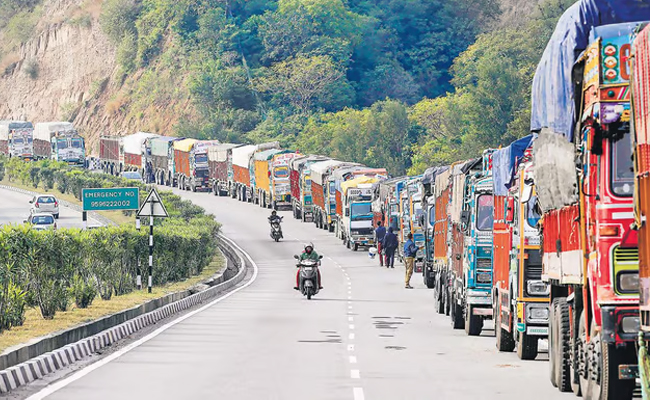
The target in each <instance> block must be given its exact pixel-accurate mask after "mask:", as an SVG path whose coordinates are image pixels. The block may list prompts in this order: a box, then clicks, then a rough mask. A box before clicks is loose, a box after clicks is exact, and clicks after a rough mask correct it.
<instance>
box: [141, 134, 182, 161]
mask: <svg viewBox="0 0 650 400" xmlns="http://www.w3.org/2000/svg"><path fill="white" fill-rule="evenodd" d="M174 140H182V139H181V138H177V137H172V136H158V137H154V138H151V140H150V141H149V145H150V147H151V155H152V156H157V157H167V156H168V155H169V154H168V152H169V143H170V142H172V141H174Z"/></svg>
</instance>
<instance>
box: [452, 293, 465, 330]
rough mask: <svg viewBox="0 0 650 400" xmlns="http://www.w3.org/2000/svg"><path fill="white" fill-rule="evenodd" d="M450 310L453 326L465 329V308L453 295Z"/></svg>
mask: <svg viewBox="0 0 650 400" xmlns="http://www.w3.org/2000/svg"><path fill="white" fill-rule="evenodd" d="M449 307H450V312H449V316H450V317H451V327H452V328H454V329H463V328H464V327H465V320H464V319H463V309H462V308H461V307H460V306H459V305H458V304H456V296H455V295H454V294H452V295H451V299H450V304H449Z"/></svg>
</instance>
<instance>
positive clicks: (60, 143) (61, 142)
mask: <svg viewBox="0 0 650 400" xmlns="http://www.w3.org/2000/svg"><path fill="white" fill-rule="evenodd" d="M56 147H57V148H58V149H59V150H63V149H67V148H68V140H67V139H59V140H57V141H56Z"/></svg>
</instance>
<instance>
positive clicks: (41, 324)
mask: <svg viewBox="0 0 650 400" xmlns="http://www.w3.org/2000/svg"><path fill="white" fill-rule="evenodd" d="M225 265H226V259H225V257H224V255H223V254H222V253H221V252H220V251H219V252H218V254H217V255H216V256H215V258H214V260H213V261H212V262H211V263H210V264H209V265H208V266H207V267H205V268H204V269H203V272H202V273H201V274H200V275H197V276H194V277H192V278H189V279H186V280H184V281H182V282H176V283H172V284H168V285H165V286H156V287H154V288H153V290H152V293H147V290H146V288H144V289H143V290H139V291H138V290H136V291H133V292H131V293H129V294H125V295H122V296H113V297H112V298H111V300H107V301H105V300H102V299H101V298H99V296H98V297H97V298H96V299H95V300H94V301H93V303H92V304H91V305H90V306H89V307H88V308H76V307H75V306H74V304H72V305H71V307H70V308H69V309H68V311H57V313H56V315H55V316H54V319H51V320H45V319H43V318H42V317H41V314H40V313H39V311H38V309H37V308H32V309H29V310H27V312H26V313H25V323H24V324H23V325H22V326H17V327H14V328H12V329H11V330H8V331H5V332H3V333H2V334H0V352H3V351H5V350H6V349H8V348H9V347H12V346H16V345H19V344H24V343H27V342H29V341H30V340H32V339H35V338H38V337H41V336H45V335H49V334H52V333H55V332H59V331H62V330H65V329H69V328H72V327H74V326H77V325H80V324H84V323H87V322H91V321H94V320H96V319H99V318H101V317H104V316H107V315H110V314H114V313H117V312H120V311H123V310H127V309H129V308H132V307H135V306H137V305H140V304H143V303H145V302H147V301H149V300H153V299H157V298H159V297H163V296H165V295H167V294H170V293H174V292H180V291H183V290H187V289H189V288H190V287H192V286H194V285H196V284H197V283H200V282H203V281H205V280H207V279H208V278H210V277H212V276H213V275H215V274H216V273H217V272H219V271H220V270H221V269H223V268H224V267H225ZM143 281H146V278H145V279H143Z"/></svg>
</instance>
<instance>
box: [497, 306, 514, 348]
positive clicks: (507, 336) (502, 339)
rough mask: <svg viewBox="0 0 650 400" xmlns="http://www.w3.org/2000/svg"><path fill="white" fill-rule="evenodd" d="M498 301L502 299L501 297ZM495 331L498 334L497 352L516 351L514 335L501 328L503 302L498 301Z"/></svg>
mask: <svg viewBox="0 0 650 400" xmlns="http://www.w3.org/2000/svg"><path fill="white" fill-rule="evenodd" d="M497 298H498V299H500V298H501V296H500V295H499V296H498V297H497ZM494 330H495V332H496V334H497V350H499V351H502V352H511V351H513V350H514V349H515V340H514V339H513V338H512V333H510V332H508V331H507V330H505V329H503V327H501V302H500V301H497V315H496V320H495V322H494Z"/></svg>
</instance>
